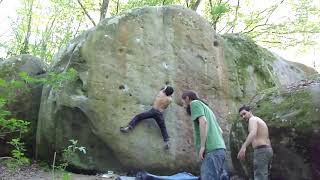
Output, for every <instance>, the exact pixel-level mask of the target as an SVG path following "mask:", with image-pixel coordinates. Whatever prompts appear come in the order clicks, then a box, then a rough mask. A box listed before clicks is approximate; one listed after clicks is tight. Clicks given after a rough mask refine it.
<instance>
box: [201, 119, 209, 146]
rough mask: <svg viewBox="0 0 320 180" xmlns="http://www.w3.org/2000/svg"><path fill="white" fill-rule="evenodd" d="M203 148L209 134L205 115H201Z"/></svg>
mask: <svg viewBox="0 0 320 180" xmlns="http://www.w3.org/2000/svg"><path fill="white" fill-rule="evenodd" d="M199 126H200V140H201V148H205V146H206V141H207V134H208V125H207V119H206V117H205V116H201V117H199Z"/></svg>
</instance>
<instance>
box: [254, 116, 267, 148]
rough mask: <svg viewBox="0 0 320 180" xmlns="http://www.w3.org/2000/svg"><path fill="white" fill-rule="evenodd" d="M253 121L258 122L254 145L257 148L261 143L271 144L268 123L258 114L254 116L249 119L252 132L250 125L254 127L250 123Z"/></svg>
mask: <svg viewBox="0 0 320 180" xmlns="http://www.w3.org/2000/svg"><path fill="white" fill-rule="evenodd" d="M251 123H256V124H257V134H256V136H255V137H254V138H253V140H252V147H253V148H256V147H258V146H261V145H269V146H270V145H271V143H270V139H269V131H268V126H267V125H266V123H265V122H264V121H263V120H262V119H260V118H259V117H257V116H252V117H251V118H250V119H249V132H250V127H253V126H252V125H250V124H251Z"/></svg>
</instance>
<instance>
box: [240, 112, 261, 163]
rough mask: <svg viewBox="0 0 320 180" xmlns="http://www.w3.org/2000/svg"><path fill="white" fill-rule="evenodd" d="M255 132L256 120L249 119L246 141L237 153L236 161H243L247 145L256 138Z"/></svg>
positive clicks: (256, 127) (256, 128)
mask: <svg viewBox="0 0 320 180" xmlns="http://www.w3.org/2000/svg"><path fill="white" fill-rule="evenodd" d="M257 130H258V122H257V119H255V118H251V119H250V120H249V134H248V136H247V139H246V141H245V142H244V143H243V144H242V146H241V148H240V151H239V153H238V159H244V157H245V154H246V148H247V146H248V145H249V144H251V142H252V141H253V139H254V138H255V137H256V135H257Z"/></svg>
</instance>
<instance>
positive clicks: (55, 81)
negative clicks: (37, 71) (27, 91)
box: [19, 68, 77, 90]
mask: <svg viewBox="0 0 320 180" xmlns="http://www.w3.org/2000/svg"><path fill="white" fill-rule="evenodd" d="M19 76H20V77H21V78H22V79H23V80H24V81H26V82H29V83H42V84H46V85H50V86H52V87H53V88H54V89H56V90H60V88H62V85H63V84H64V83H66V82H70V81H72V80H74V79H75V77H76V76H77V71H76V70H75V69H73V68H70V69H68V70H67V71H64V72H61V73H56V72H53V71H52V72H49V73H48V74H47V76H46V77H44V78H34V77H31V76H29V75H28V74H27V73H26V72H20V73H19Z"/></svg>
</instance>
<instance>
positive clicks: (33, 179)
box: [0, 164, 117, 180]
mask: <svg viewBox="0 0 320 180" xmlns="http://www.w3.org/2000/svg"><path fill="white" fill-rule="evenodd" d="M69 174H70V175H69V177H70V180H114V179H116V177H117V175H115V176H114V177H111V178H106V177H102V176H103V175H102V174H97V175H82V174H74V173H69ZM63 176H64V173H62V172H57V173H56V174H55V176H53V173H52V172H50V171H46V170H44V168H41V167H40V166H39V165H37V164H32V165H30V166H27V167H23V168H20V169H18V170H10V169H8V168H7V167H5V166H3V165H1V164H0V180H53V179H55V180H64V179H67V178H63Z"/></svg>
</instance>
